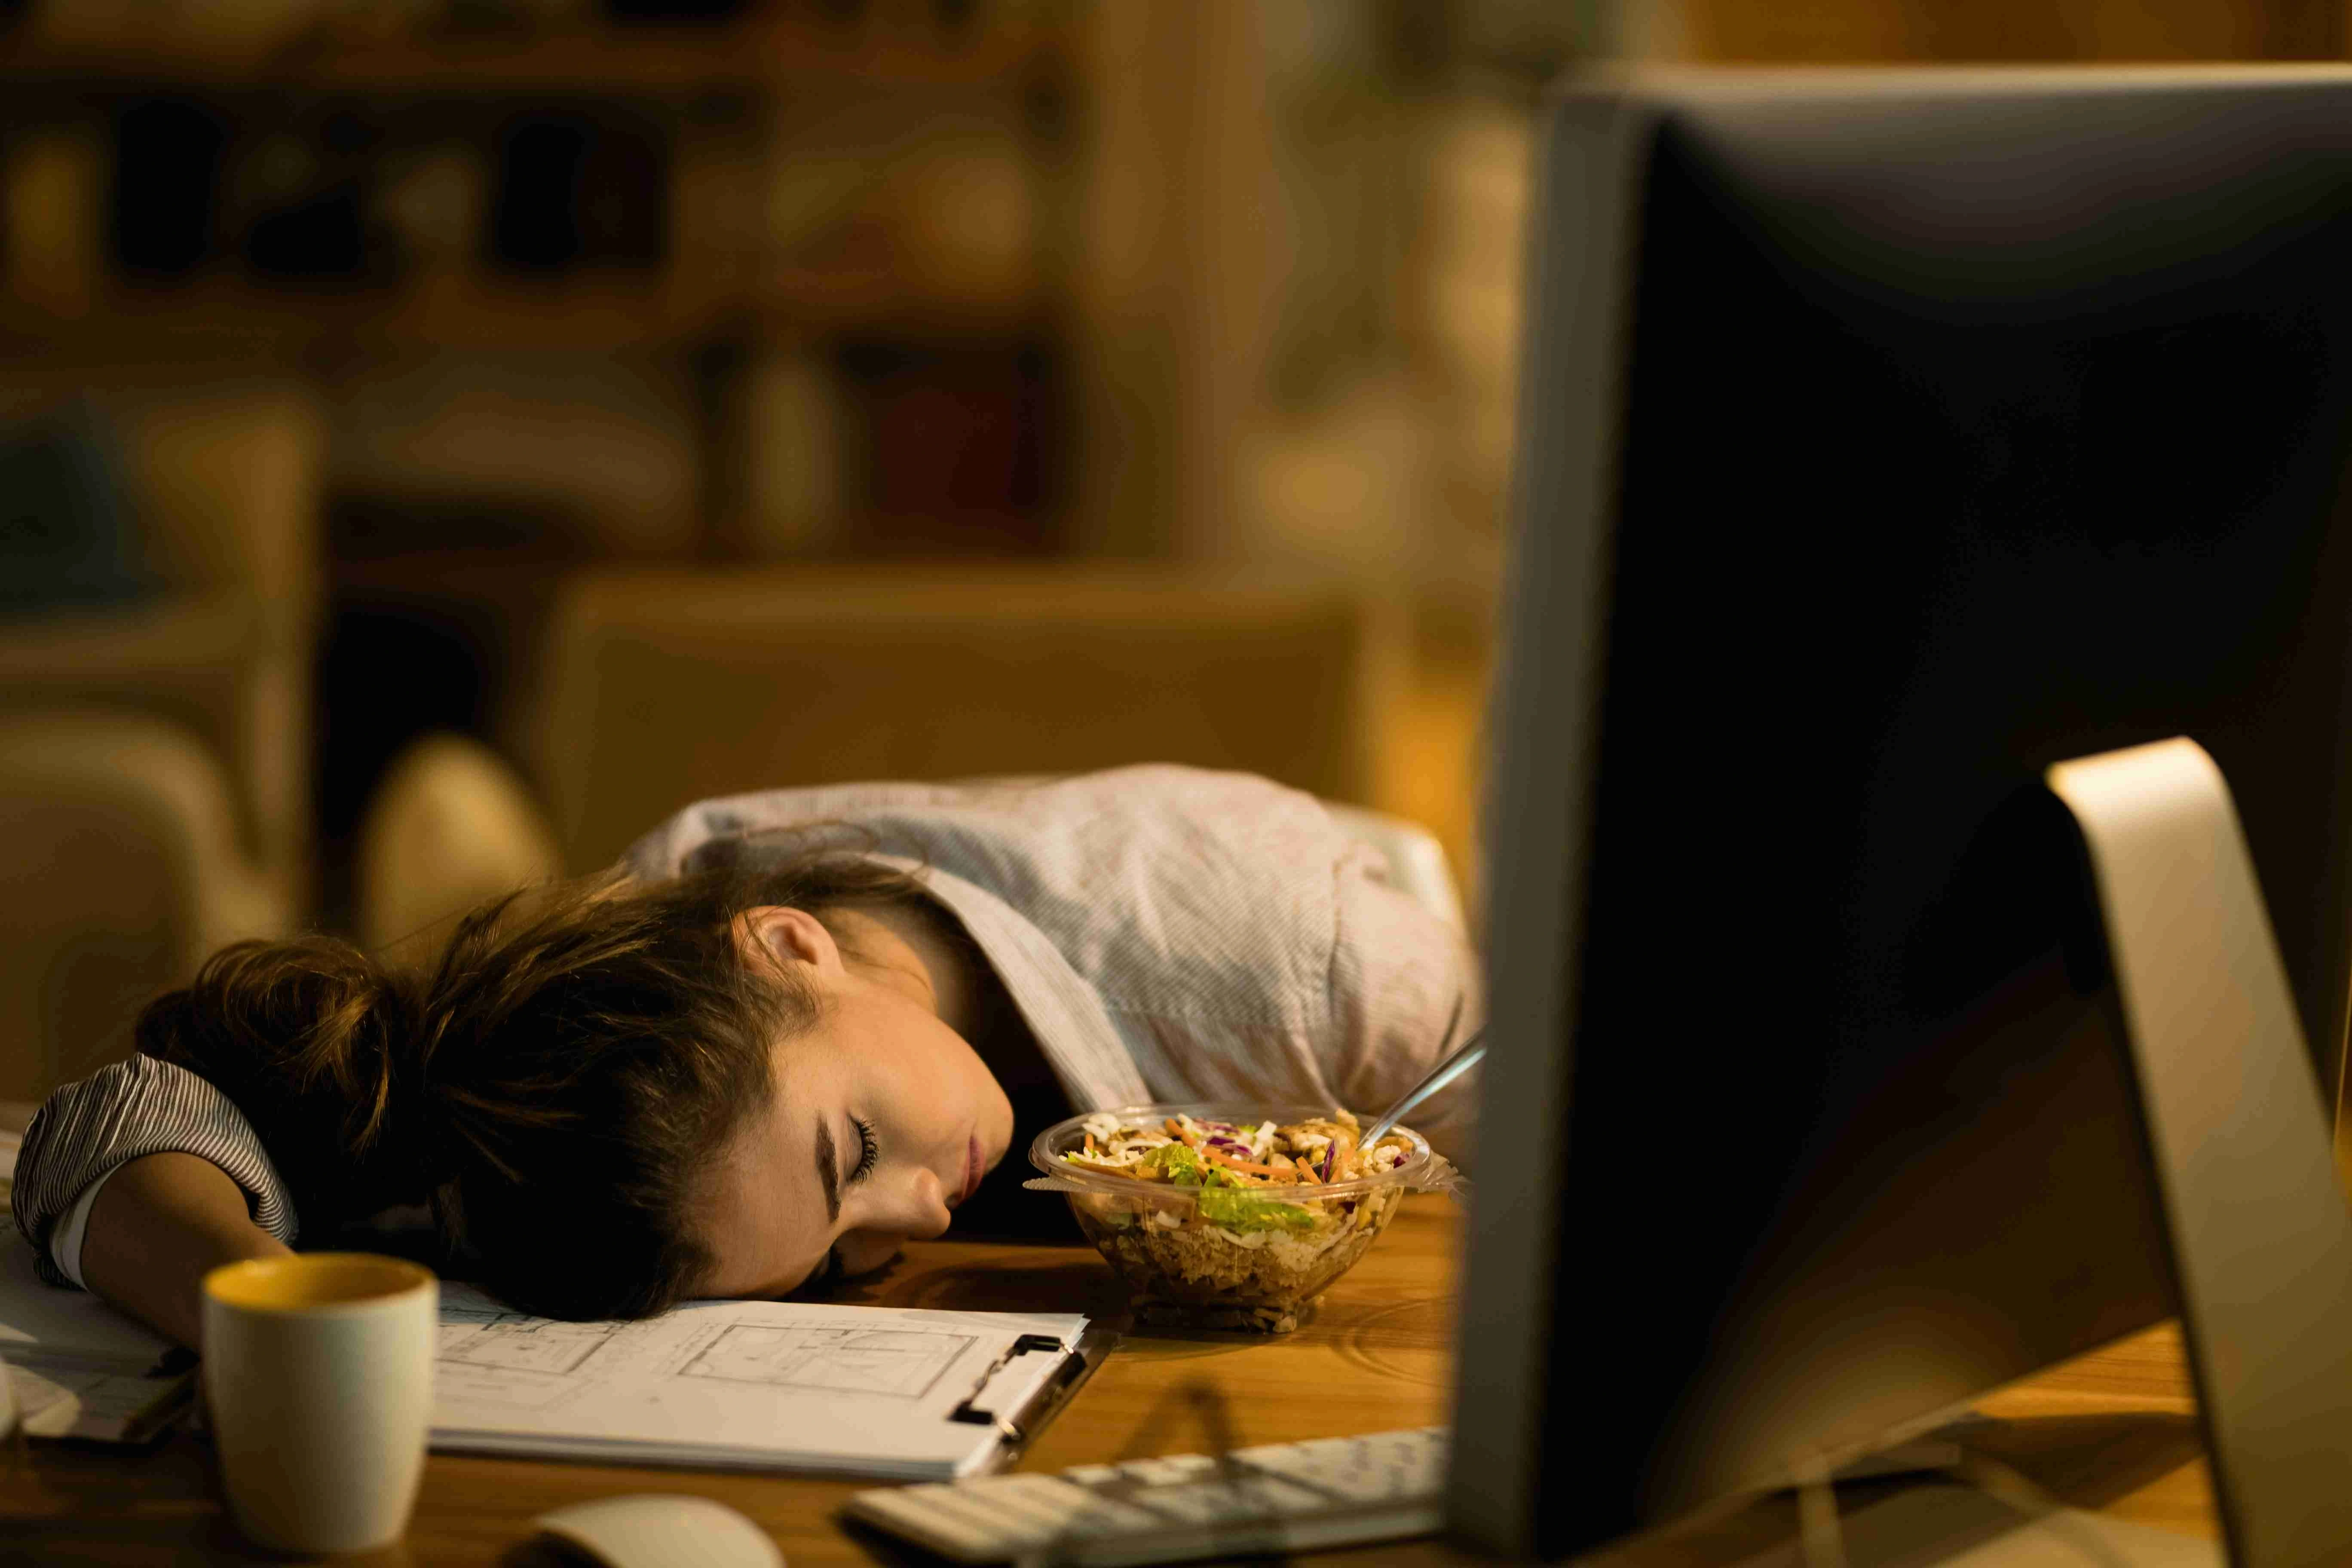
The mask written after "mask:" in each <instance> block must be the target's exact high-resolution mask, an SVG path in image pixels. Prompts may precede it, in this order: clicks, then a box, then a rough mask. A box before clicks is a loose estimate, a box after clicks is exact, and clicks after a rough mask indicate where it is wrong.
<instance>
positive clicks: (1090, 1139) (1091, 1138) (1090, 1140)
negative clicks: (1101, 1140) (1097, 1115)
mask: <svg viewBox="0 0 2352 1568" xmlns="http://www.w3.org/2000/svg"><path fill="white" fill-rule="evenodd" d="M1093 1152H1095V1135H1094V1134H1093V1133H1091V1132H1089V1133H1087V1153H1089V1154H1091V1153H1093Z"/></svg>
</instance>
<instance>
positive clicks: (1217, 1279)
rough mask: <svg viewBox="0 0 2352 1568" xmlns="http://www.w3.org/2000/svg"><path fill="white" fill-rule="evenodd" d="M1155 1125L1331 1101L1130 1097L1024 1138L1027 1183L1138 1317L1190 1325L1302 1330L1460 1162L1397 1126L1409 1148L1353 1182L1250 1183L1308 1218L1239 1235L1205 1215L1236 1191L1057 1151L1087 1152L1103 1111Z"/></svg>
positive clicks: (1249, 1118) (1315, 1109)
mask: <svg viewBox="0 0 2352 1568" xmlns="http://www.w3.org/2000/svg"><path fill="white" fill-rule="evenodd" d="M1106 1114H1107V1115H1110V1116H1114V1117H1117V1118H1118V1120H1119V1121H1121V1122H1122V1123H1129V1122H1140V1123H1142V1124H1143V1125H1145V1126H1148V1127H1157V1126H1159V1125H1160V1123H1161V1122H1163V1121H1166V1120H1168V1119H1169V1118H1171V1117H1174V1116H1178V1115H1188V1116H1191V1117H1192V1119H1193V1120H1194V1121H1230V1122H1234V1123H1235V1124H1237V1125H1249V1126H1255V1125H1256V1124H1257V1123H1259V1122H1262V1121H1275V1122H1276V1123H1278V1124H1282V1125H1288V1124H1289V1123H1292V1122H1297V1121H1315V1120H1318V1118H1328V1117H1329V1116H1330V1114H1331V1108H1330V1107H1329V1106H1328V1105H1322V1106H1302V1105H1271V1106H1269V1105H1239V1104H1181V1105H1129V1106H1122V1107H1120V1108H1118V1110H1111V1111H1108V1112H1105V1111H1089V1112H1087V1114H1086V1115H1084V1116H1073V1117H1071V1118H1070V1119H1069V1120H1068V1121H1061V1122H1056V1123H1055V1125H1053V1126H1051V1127H1048V1128H1047V1129H1045V1131H1043V1132H1041V1133H1039V1134H1038V1135H1037V1140H1036V1142H1034V1143H1032V1144H1030V1145H1029V1163H1031V1164H1033V1165H1034V1166H1036V1167H1037V1169H1038V1170H1039V1171H1041V1172H1043V1173H1044V1175H1043V1176H1042V1177H1040V1178H1038V1179H1035V1180H1032V1181H1031V1182H1030V1183H1029V1184H1028V1185H1029V1186H1030V1187H1031V1188H1032V1189H1033V1190H1035V1191H1042V1192H1058V1193H1061V1194H1063V1195H1064V1196H1066V1197H1067V1198H1068V1199H1069V1200H1070V1212H1071V1213H1072V1214H1073V1215H1076V1216H1077V1221H1078V1228H1079V1229H1080V1230H1082V1231H1084V1232H1085V1233H1086V1237H1087V1240H1088V1241H1091V1242H1093V1243H1094V1244H1095V1247H1096V1249H1097V1251H1099V1252H1100V1253H1101V1254H1102V1255H1103V1257H1104V1258H1108V1260H1109V1262H1110V1266H1111V1267H1112V1268H1115V1269H1117V1270H1118V1273H1119V1275H1120V1277H1121V1278H1122V1279H1125V1280H1126V1281H1127V1283H1128V1287H1129V1289H1130V1290H1132V1291H1133V1292H1134V1295H1135V1302H1134V1305H1135V1315H1136V1321H1138V1322H1143V1323H1170V1324H1178V1325H1181V1326H1184V1327H1188V1328H1206V1329H1232V1330H1240V1331H1244V1332H1255V1333H1285V1332H1287V1331H1290V1330H1292V1329H1295V1328H1297V1326H1298V1324H1299V1322H1300V1321H1301V1320H1302V1319H1303V1318H1304V1317H1305V1316H1306V1314H1307V1312H1308V1311H1310V1310H1312V1309H1313V1308H1314V1305H1315V1303H1316V1300H1318V1298H1319V1297H1320V1296H1321V1295H1322V1294H1323V1291H1324V1289H1325V1288H1326V1287H1328V1285H1329V1284H1330V1283H1331V1281H1333V1280H1334V1279H1338V1278H1339V1276H1340V1275H1342V1274H1345V1273H1346V1272H1347V1271H1348V1270H1349V1269H1350V1268H1354V1267H1355V1265H1356V1261H1357V1260H1358V1259H1359V1258H1362V1257H1363V1256H1364V1254H1365V1253H1366V1252H1368V1251H1370V1249H1371V1246H1372V1243H1373V1242H1375V1241H1378V1240H1379V1239H1380V1237H1381V1232H1382V1231H1384V1230H1386V1229H1387V1228H1388V1226H1389V1221H1390V1220H1391V1218H1393V1217H1394V1216H1395V1215H1396V1209H1397V1203H1398V1200H1399V1199H1401V1198H1402V1197H1403V1196H1404V1194H1406V1193H1409V1192H1416V1191H1435V1190H1443V1189H1445V1188H1448V1187H1450V1186H1451V1185H1452V1184H1453V1181H1454V1172H1453V1167H1452V1166H1450V1165H1448V1164H1447V1163H1445V1161H1444V1159H1443V1158H1441V1157H1440V1156H1439V1155H1437V1154H1436V1153H1434V1152H1432V1151H1431V1149H1430V1147H1429V1144H1428V1142H1426V1141H1425V1140H1423V1137H1422V1136H1421V1134H1420V1133H1418V1132H1415V1131H1412V1130H1411V1129H1410V1128H1404V1127H1400V1128H1398V1129H1397V1130H1396V1131H1397V1134H1398V1135H1399V1136H1402V1138H1404V1139H1405V1141H1406V1142H1408V1143H1409V1144H1410V1145H1411V1146H1412V1152H1411V1153H1410V1154H1408V1155H1407V1156H1406V1157H1405V1158H1404V1159H1403V1160H1402V1161H1400V1162H1398V1163H1397V1164H1396V1165H1395V1167H1394V1168H1392V1169H1391V1170H1387V1171H1383V1172H1381V1173H1379V1174H1377V1175H1370V1176H1359V1177H1356V1178H1354V1179H1353V1180H1350V1181H1344V1182H1323V1183H1304V1182H1302V1183H1300V1184H1297V1185H1295V1186H1283V1187H1275V1188H1250V1189H1247V1190H1248V1191H1250V1192H1253V1193H1257V1192H1264V1193H1265V1194H1266V1195H1268V1196H1271V1197H1277V1198H1278V1199H1279V1201H1280V1202H1282V1203H1285V1204H1295V1205H1298V1206H1300V1207H1302V1208H1304V1209H1306V1210H1307V1213H1308V1215H1310V1216H1312V1217H1311V1223H1310V1225H1309V1226H1307V1228H1304V1229H1301V1230H1297V1231H1291V1230H1254V1231H1249V1232H1245V1233H1244V1232H1240V1231H1235V1230H1231V1229H1227V1228H1225V1227H1223V1226H1217V1225H1213V1224H1212V1223H1210V1222H1209V1221H1208V1220H1206V1219H1204V1218H1203V1217H1202V1214H1201V1212H1200V1205H1201V1195H1202V1194H1203V1193H1223V1194H1232V1193H1234V1191H1235V1189H1234V1188H1231V1187H1181V1186H1175V1185H1172V1184H1163V1183H1158V1182H1139V1181H1136V1180H1133V1179H1131V1178H1129V1177H1126V1176H1114V1175H1107V1174H1104V1173H1099V1172H1095V1171H1089V1170H1086V1169H1084V1168H1083V1167H1080V1166H1076V1165H1072V1164H1070V1163H1067V1162H1066V1161H1065V1160H1064V1159H1063V1158H1062V1156H1063V1155H1064V1154H1066V1153H1073V1152H1082V1151H1083V1148H1084V1145H1085V1142H1086V1126H1087V1122H1088V1121H1092V1120H1093V1119H1094V1118H1095V1117H1097V1116H1101V1115H1106Z"/></svg>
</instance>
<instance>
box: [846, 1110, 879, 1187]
mask: <svg viewBox="0 0 2352 1568" xmlns="http://www.w3.org/2000/svg"><path fill="white" fill-rule="evenodd" d="M849 1120H850V1121H851V1122H852V1123H854V1124H855V1125H856V1128H857V1168H856V1170H854V1171H852V1172H850V1173H849V1184H850V1185H851V1186H856V1184H858V1183H860V1182H862V1181H864V1180H865V1179H866V1177H868V1176H870V1175H872V1174H873V1173H874V1163H875V1162H876V1161H877V1160H879V1159H880V1158H881V1157H882V1151H881V1147H880V1145H878V1144H877V1143H876V1142H875V1141H874V1123H872V1122H871V1121H866V1118H864V1117H863V1116H853V1117H851V1118H850V1119H849Z"/></svg>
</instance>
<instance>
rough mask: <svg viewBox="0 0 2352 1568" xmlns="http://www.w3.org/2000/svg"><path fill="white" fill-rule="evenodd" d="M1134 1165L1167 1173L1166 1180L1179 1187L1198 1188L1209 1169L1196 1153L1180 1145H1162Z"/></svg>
mask: <svg viewBox="0 0 2352 1568" xmlns="http://www.w3.org/2000/svg"><path fill="white" fill-rule="evenodd" d="M1136 1163H1137V1164H1139V1165H1149V1166H1150V1167H1151V1168H1152V1169H1153V1170H1155V1171H1165V1172H1167V1173H1168V1179H1169V1180H1170V1181H1171V1182H1173V1183H1175V1184H1177V1185H1178V1186H1180V1187H1197V1186H1199V1185H1200V1184H1201V1183H1202V1176H1203V1173H1205V1172H1206V1171H1207V1170H1208V1168H1209V1167H1208V1165H1207V1164H1206V1163H1204V1162H1203V1161H1202V1158H1201V1156H1200V1154H1199V1153H1198V1152H1196V1151H1194V1150H1192V1149H1191V1148H1188V1147H1186V1146H1185V1145H1184V1144H1181V1143H1162V1144H1161V1145H1160V1147H1159V1148H1157V1149H1154V1150H1153V1151H1151V1152H1150V1153H1149V1154H1146V1155H1145V1156H1144V1157H1143V1158H1142V1159H1140V1160H1139V1161H1137V1162H1136Z"/></svg>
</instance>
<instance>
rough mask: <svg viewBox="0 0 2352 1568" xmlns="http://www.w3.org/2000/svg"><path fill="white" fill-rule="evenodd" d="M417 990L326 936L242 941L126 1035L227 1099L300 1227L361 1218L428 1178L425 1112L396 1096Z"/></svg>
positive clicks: (417, 1018)
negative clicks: (264, 1152) (292, 1202)
mask: <svg viewBox="0 0 2352 1568" xmlns="http://www.w3.org/2000/svg"><path fill="white" fill-rule="evenodd" d="M423 992H424V986H423V984H422V982H421V981H420V980H419V979H418V977H416V976H415V975H413V974H410V973H404V972H401V971H397V970H390V969H386V968H384V967H383V966H382V965H380V964H378V963H376V961H375V960H373V959H372V958H370V957H369V956H368V955H367V954H366V953H364V952H361V951H360V950H359V949H358V948H356V947H353V946H352V944H351V943H349V942H340V941H337V940H335V939H334V938H331V937H323V936H309V937H301V938H298V939H296V940H294V941H291V942H237V943H236V944H234V945H233V946H230V947H226V948H223V949H222V950H221V951H220V952H216V953H215V954H214V955H213V956H212V957H211V958H210V959H208V960H206V961H205V965H204V967H203V968H202V969H200V970H199V971H197V973H196V977H195V979H194V982H193V983H191V984H189V985H187V986H185V987H184V988H183V989H181V990H178V991H173V992H171V993H169V994H165V995H163V996H161V997H159V998H157V999H156V1000H155V1001H153V1002H152V1003H150V1004H149V1005H148V1006H147V1008H146V1010H145V1011H144V1012H142V1014H141V1015H140V1017H139V1021H138V1024H137V1026H136V1031H135V1036H134V1037H135V1040H136V1042H137V1046H138V1048H139V1049H140V1050H141V1051H142V1052H143V1053H144V1054H146V1055H148V1056H151V1057H154V1058H158V1059H160V1060H163V1061H167V1062H170V1063H172V1064H173V1065H174V1066H176V1067H183V1068H187V1069H188V1070H189V1071H191V1072H194V1073H195V1074H197V1075H198V1076H200V1077H202V1078H205V1079H209V1080H210V1081H211V1082H212V1083H213V1085H214V1086H215V1088H217V1089H220V1090H221V1091H222V1092H223V1093H224V1094H226V1095H227V1096H228V1097H229V1098H230V1099H231V1100H235V1101H236V1105H237V1108H238V1109H239V1110H242V1111H243V1112H244V1113H245V1115H246V1119H247V1121H250V1122H252V1123H253V1128H254V1131H256V1132H257V1134H259V1136H260V1138H261V1142H262V1145H263V1147H265V1148H266V1149H268V1152H269V1157H270V1160H271V1161H272V1163H275V1164H276V1165H277V1167H278V1174H279V1175H281V1176H282V1177H284V1178H285V1180H286V1182H287V1184H288V1185H289V1187H290V1188H291V1189H292V1190H293V1191H294V1192H296V1193H298V1194H301V1203H302V1207H303V1210H304V1218H305V1220H306V1222H308V1223H313V1224H315V1223H318V1222H320V1221H328V1222H332V1221H337V1220H344V1219H351V1218H356V1217H363V1216H365V1215H371V1214H373V1213H375V1212H376V1211H377V1210H379V1209H382V1208H383V1207H385V1206H387V1205H392V1204H397V1203H410V1202H421V1201H423V1198H424V1196H425V1194H426V1193H427V1192H428V1191H429V1190H430V1188H431V1185H432V1181H433V1178H432V1173H430V1172H429V1171H427V1170H426V1169H425V1148H426V1146H427V1144H428V1142H429V1137H428V1130H427V1128H426V1127H425V1125H424V1123H425V1116H424V1114H423V1112H424V1109H425V1108H424V1107H423V1105H422V1104H421V1103H420V1102H419V1100H418V1099H417V1097H415V1096H413V1095H411V1094H409V1093H407V1092H405V1089H406V1081H405V1080H406V1079H409V1077H410V1076H411V1074H412V1068H413V1063H414V1060H415V1049H416V1046H417V1037H418V1035H419V1032H420V1029H421V1026H422V1022H423V1016H424V1009H425V997H424V994H423Z"/></svg>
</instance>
